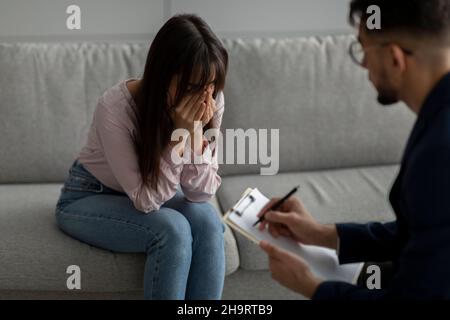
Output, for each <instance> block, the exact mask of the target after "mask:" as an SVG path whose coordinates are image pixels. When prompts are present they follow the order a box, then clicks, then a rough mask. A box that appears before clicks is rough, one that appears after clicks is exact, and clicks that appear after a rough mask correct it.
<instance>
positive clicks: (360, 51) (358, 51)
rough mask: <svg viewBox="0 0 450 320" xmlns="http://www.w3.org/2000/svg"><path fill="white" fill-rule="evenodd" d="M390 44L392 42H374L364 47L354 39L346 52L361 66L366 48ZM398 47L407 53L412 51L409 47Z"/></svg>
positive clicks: (409, 53)
mask: <svg viewBox="0 0 450 320" xmlns="http://www.w3.org/2000/svg"><path fill="white" fill-rule="evenodd" d="M390 44H392V42H385V43H379V44H374V45H371V46H368V47H366V48H364V47H363V46H362V44H361V43H360V42H359V41H358V40H354V41H353V42H352V43H351V44H350V47H349V48H348V53H349V55H350V57H351V58H352V60H353V62H355V63H356V64H357V65H359V66H363V65H364V56H365V54H366V51H367V50H370V49H373V48H376V47H386V46H388V45H390ZM400 49H402V51H403V52H404V53H405V54H407V55H413V51H411V50H409V49H405V48H402V47H400Z"/></svg>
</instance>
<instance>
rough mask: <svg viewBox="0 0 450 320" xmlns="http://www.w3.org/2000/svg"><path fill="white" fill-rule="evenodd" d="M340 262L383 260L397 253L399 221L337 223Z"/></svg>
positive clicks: (390, 258) (387, 259)
mask: <svg viewBox="0 0 450 320" xmlns="http://www.w3.org/2000/svg"><path fill="white" fill-rule="evenodd" d="M336 229H337V233H338V236H339V250H338V257H339V263H341V264H346V263H353V262H361V261H373V262H383V261H390V260H392V259H393V258H394V257H395V255H396V254H397V252H398V251H397V242H396V239H397V223H396V222H395V221H394V222H390V223H384V224H383V223H368V224H356V223H345V224H336Z"/></svg>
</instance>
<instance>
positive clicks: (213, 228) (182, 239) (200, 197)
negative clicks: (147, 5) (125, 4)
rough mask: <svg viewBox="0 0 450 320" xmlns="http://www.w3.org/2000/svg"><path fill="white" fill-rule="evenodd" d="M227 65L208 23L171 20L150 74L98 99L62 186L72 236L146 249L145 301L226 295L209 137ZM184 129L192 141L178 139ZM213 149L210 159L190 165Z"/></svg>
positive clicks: (62, 211)
mask: <svg viewBox="0 0 450 320" xmlns="http://www.w3.org/2000/svg"><path fill="white" fill-rule="evenodd" d="M227 65H228V55H227V52H226V50H225V49H224V47H223V46H222V44H221V42H220V40H219V39H218V38H217V37H216V36H215V35H214V34H213V32H212V31H211V30H210V28H209V27H208V26H207V24H206V23H205V22H204V21H203V20H202V19H200V18H199V17H197V16H193V15H179V16H175V17H173V18H171V19H170V20H169V21H168V22H167V23H166V24H165V25H164V26H163V27H162V28H161V30H160V31H159V32H158V34H157V35H156V37H155V39H154V41H153V42H152V45H151V47H150V50H149V53H148V57H147V62H146V65H145V70H144V74H143V77H142V79H128V80H125V81H122V82H120V83H118V84H116V85H115V86H113V87H112V88H110V89H108V90H106V92H105V93H104V94H103V96H102V97H101V98H100V99H99V101H98V105H97V108H96V110H95V113H94V117H93V122H92V124H91V127H90V131H89V134H88V139H87V143H86V145H85V146H84V147H83V149H82V150H81V152H80V153H79V155H78V157H77V159H75V161H74V162H73V164H72V167H71V168H70V170H69V176H68V178H67V180H66V181H65V183H64V187H63V188H62V189H61V195H60V198H59V201H58V203H57V205H56V219H57V222H58V225H59V227H60V228H61V229H62V230H63V231H64V232H65V233H67V234H68V235H70V236H72V237H74V238H76V239H79V240H80V241H83V242H86V243H88V244H91V245H94V246H97V247H100V248H104V249H108V250H111V251H115V252H144V253H146V255H147V259H146V263H145V272H144V297H145V298H146V299H220V297H221V293H222V288H223V282H224V273H225V255H224V239H223V233H224V230H225V228H224V226H223V224H222V222H221V219H220V218H219V215H218V213H217V212H216V211H215V209H214V208H213V206H211V205H210V204H209V203H207V201H208V200H209V199H210V198H211V197H212V196H213V195H214V194H215V192H216V190H217V188H218V187H219V185H220V183H221V178H220V177H219V176H218V174H217V169H218V164H217V154H216V152H215V147H214V146H213V144H212V143H211V144H210V143H209V142H208V141H207V140H206V138H204V135H203V133H204V130H205V129H208V128H215V129H216V130H218V128H219V127H220V124H221V121H222V115H223V111H224V97H223V93H222V90H223V88H224V84H225V76H226V71H227ZM195 121H197V123H198V124H201V125H198V126H194V122H195ZM176 129H184V132H186V136H185V138H189V139H184V140H182V141H171V135H172V132H174V130H176ZM191 137H200V139H198V138H195V139H194V138H193V139H190V138H191ZM198 140H200V141H198ZM186 141H187V142H186ZM207 152H210V153H208V154H209V155H211V154H212V155H213V156H212V157H209V160H207V159H206V157H205V159H204V160H203V161H202V162H201V163H198V164H197V162H195V163H194V162H192V161H191V160H192V159H193V157H194V155H195V154H198V155H202V154H206V153H207ZM176 159H178V160H181V161H176Z"/></svg>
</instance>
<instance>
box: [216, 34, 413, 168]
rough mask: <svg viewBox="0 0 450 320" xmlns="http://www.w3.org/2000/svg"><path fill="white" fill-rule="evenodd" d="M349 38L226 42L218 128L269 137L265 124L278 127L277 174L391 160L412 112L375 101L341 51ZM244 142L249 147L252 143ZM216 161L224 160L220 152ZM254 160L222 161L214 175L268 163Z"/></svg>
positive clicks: (359, 72) (362, 72) (396, 155)
mask: <svg viewBox="0 0 450 320" xmlns="http://www.w3.org/2000/svg"><path fill="white" fill-rule="evenodd" d="M352 40H353V36H350V35H348V36H333V37H331V36H328V37H312V38H298V39H277V40H275V39H266V40H259V39H254V40H246V41H244V40H226V41H225V43H226V46H227V48H228V50H229V54H230V57H231V59H230V70H229V75H228V78H227V86H226V90H225V107H226V111H225V114H224V121H223V129H224V130H226V128H230V129H231V128H242V129H244V131H247V130H248V129H257V130H259V129H268V136H269V137H270V134H269V133H270V129H279V171H280V172H290V171H313V170H321V169H334V168H344V167H355V166H372V165H386V164H395V163H399V161H400V159H401V155H402V153H403V150H404V147H405V144H406V140H407V138H408V136H409V133H410V130H411V128H412V125H413V123H414V119H415V116H414V115H413V113H412V112H411V111H410V110H409V109H408V108H407V107H406V106H404V105H402V104H398V105H395V106H392V107H389V108H386V107H381V106H380V105H379V104H378V103H377V93H376V91H375V90H374V88H373V87H372V85H371V83H370V82H369V81H368V75H367V71H365V70H363V69H362V68H361V67H359V66H357V65H355V64H354V63H353V62H352V61H351V59H350V57H349V55H348V47H349V45H350V43H351V41H352ZM224 130H223V131H224ZM253 131H254V130H253ZM258 132H259V131H258ZM227 137H231V135H230V136H228V135H227V134H225V132H224V140H225V141H226V140H227ZM259 137H260V136H259ZM259 137H258V138H259ZM253 139H254V138H253ZM248 141H249V140H248ZM268 141H269V143H268V146H269V147H270V145H271V143H270V139H268ZM225 144H226V143H224V145H225ZM230 145H231V144H230ZM234 145H235V146H236V149H237V145H238V144H237V140H235V143H234ZM250 145H251V146H250V148H253V151H254V152H256V148H257V144H256V143H252V144H250ZM258 148H259V146H258ZM247 150H250V149H249V148H247ZM269 150H270V151H269V152H268V153H267V154H268V155H271V153H272V150H271V149H270V148H269ZM225 151H226V152H229V149H226V150H225ZM260 151H261V150H257V152H258V153H259V152H260ZM262 151H263V154H266V152H265V150H262ZM275 151H276V150H275ZM274 153H275V152H274ZM248 154H249V153H248V152H247V155H248ZM222 158H223V162H227V161H226V156H225V152H224V155H223V156H222ZM260 160H264V159H262V158H259V159H258V162H259V163H258V164H257V165H234V166H233V165H222V166H221V173H222V174H223V175H237V174H249V173H258V174H259V173H260V172H261V168H268V167H270V165H269V164H264V162H263V161H260ZM246 161H247V163H248V162H249V158H247V160H246ZM229 162H230V161H229ZM234 162H235V163H237V157H236V158H235V161H234ZM261 162H262V163H261Z"/></svg>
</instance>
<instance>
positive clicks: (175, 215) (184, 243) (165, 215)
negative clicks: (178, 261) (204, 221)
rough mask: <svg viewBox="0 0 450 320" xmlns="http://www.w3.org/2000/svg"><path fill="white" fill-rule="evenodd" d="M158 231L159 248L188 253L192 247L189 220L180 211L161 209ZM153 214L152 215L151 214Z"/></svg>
mask: <svg viewBox="0 0 450 320" xmlns="http://www.w3.org/2000/svg"><path fill="white" fill-rule="evenodd" d="M159 213H160V214H161V216H160V218H161V221H159V224H158V227H159V228H160V230H158V231H157V235H158V239H157V240H159V243H158V244H157V245H158V246H169V247H170V250H173V252H178V253H180V254H185V253H188V254H189V255H190V250H191V247H192V232H191V226H190V224H189V222H188V220H187V219H186V218H185V217H184V216H183V215H182V214H181V213H180V212H178V211H176V210H173V209H170V208H161V209H160V210H159ZM150 214H151V213H150Z"/></svg>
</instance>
